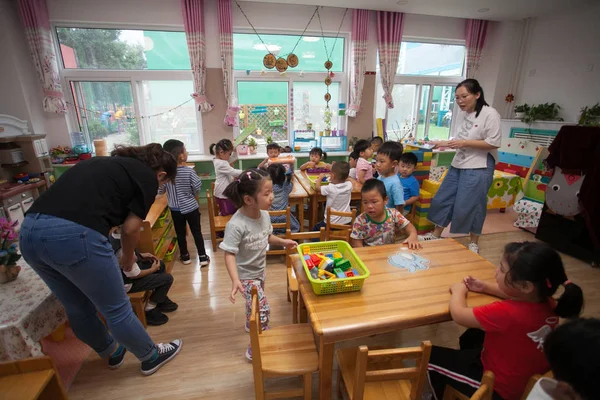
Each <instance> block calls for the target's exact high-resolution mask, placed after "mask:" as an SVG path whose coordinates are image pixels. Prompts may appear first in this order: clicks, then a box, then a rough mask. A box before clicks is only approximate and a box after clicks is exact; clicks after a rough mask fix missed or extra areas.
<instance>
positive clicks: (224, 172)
mask: <svg viewBox="0 0 600 400" xmlns="http://www.w3.org/2000/svg"><path fill="white" fill-rule="evenodd" d="M213 164H214V166H215V174H216V176H217V178H216V179H215V193H214V196H215V197H218V198H220V199H224V198H225V195H224V194H223V192H224V191H225V188H227V186H229V184H230V183H231V182H233V180H234V179H236V178H237V177H238V176H240V174H241V173H242V171H241V170H239V169H235V168H233V167H232V166H231V165H230V164H229V162H228V161H225V160H221V159H219V158H215V159H214V160H213Z"/></svg>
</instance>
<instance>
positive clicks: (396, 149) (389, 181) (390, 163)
mask: <svg viewBox="0 0 600 400" xmlns="http://www.w3.org/2000/svg"><path fill="white" fill-rule="evenodd" d="M401 155H402V145H401V144H400V143H396V142H385V143H384V144H382V145H381V147H380V148H379V149H378V151H377V158H376V161H375V168H376V169H377V172H378V173H379V176H378V177H377V179H379V180H380V181H382V182H383V184H384V185H385V191H386V193H387V197H388V202H387V205H386V206H387V207H388V208H395V209H397V210H398V211H400V212H402V211H403V208H404V190H403V189H402V183H400V178H399V177H398V175H397V174H396V167H398V162H399V161H400V156H401Z"/></svg>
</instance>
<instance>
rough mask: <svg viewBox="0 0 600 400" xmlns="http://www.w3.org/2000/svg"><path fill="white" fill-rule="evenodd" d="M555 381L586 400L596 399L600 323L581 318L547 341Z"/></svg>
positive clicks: (553, 334)
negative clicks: (568, 387) (562, 383)
mask: <svg viewBox="0 0 600 400" xmlns="http://www.w3.org/2000/svg"><path fill="white" fill-rule="evenodd" d="M544 354H545V355H546V359H548V363H549V364H550V369H551V370H552V373H553V374H554V377H555V378H556V379H557V380H559V381H564V382H566V383H568V384H569V385H570V386H571V387H572V388H573V390H575V392H577V394H578V395H579V396H581V397H582V398H583V399H586V400H588V399H589V400H591V399H594V398H597V397H596V396H598V388H597V383H596V380H597V379H598V376H600V319H596V318H579V319H576V320H573V321H569V322H567V323H565V324H562V325H560V326H559V327H558V328H556V329H555V330H554V331H553V332H550V334H548V336H546V338H545V339H544Z"/></svg>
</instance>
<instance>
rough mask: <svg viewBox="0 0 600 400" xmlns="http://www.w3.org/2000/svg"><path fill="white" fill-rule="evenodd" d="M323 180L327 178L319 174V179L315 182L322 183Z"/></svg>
mask: <svg viewBox="0 0 600 400" xmlns="http://www.w3.org/2000/svg"><path fill="white" fill-rule="evenodd" d="M325 178H327V174H319V177H318V178H317V180H318V181H319V182H322V181H323V179H325Z"/></svg>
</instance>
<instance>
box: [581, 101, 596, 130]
mask: <svg viewBox="0 0 600 400" xmlns="http://www.w3.org/2000/svg"><path fill="white" fill-rule="evenodd" d="M579 125H587V126H600V103H596V104H595V105H593V106H591V107H588V106H585V107H583V108H582V109H581V116H580V117H579Z"/></svg>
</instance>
